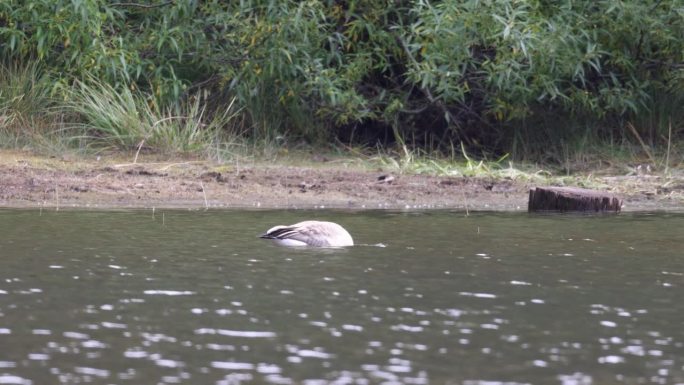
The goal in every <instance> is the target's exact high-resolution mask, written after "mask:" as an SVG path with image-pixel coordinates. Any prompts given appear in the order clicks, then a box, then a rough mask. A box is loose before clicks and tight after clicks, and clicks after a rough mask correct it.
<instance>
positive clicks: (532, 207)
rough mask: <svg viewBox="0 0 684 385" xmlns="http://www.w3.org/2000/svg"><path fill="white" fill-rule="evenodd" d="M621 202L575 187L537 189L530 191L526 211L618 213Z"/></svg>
mask: <svg viewBox="0 0 684 385" xmlns="http://www.w3.org/2000/svg"><path fill="white" fill-rule="evenodd" d="M621 208H622V200H621V199H618V198H617V197H616V196H615V195H613V194H610V193H606V192H601V191H595V190H587V189H583V188H575V187H537V188H534V189H530V200H529V202H528V204H527V211H529V212H532V211H560V212H566V211H594V212H605V211H612V212H619V211H620V209H621Z"/></svg>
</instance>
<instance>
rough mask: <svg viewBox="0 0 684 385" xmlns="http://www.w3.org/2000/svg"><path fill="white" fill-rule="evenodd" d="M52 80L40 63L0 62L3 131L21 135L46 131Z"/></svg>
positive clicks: (0, 115) (1, 126) (0, 121)
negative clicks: (41, 68)
mask: <svg viewBox="0 0 684 385" xmlns="http://www.w3.org/2000/svg"><path fill="white" fill-rule="evenodd" d="M50 93H51V89H50V81H49V78H48V77H47V76H45V75H44V74H43V73H42V72H41V71H40V68H39V66H38V65H37V64H35V63H34V64H30V65H27V66H20V65H17V64H10V65H9V66H2V65H0V131H1V132H2V133H3V134H4V136H8V135H9V136H11V137H14V138H19V137H22V136H27V135H32V134H39V133H44V131H45V130H46V129H47V126H49V124H48V121H49V120H50V118H49V117H48V113H49V112H50V107H51V106H52V105H53V101H52V99H51V98H50Z"/></svg>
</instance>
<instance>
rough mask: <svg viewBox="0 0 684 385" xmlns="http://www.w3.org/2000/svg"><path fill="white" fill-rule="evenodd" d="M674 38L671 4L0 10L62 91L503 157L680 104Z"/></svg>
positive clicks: (682, 15) (17, 44) (0, 51)
mask: <svg viewBox="0 0 684 385" xmlns="http://www.w3.org/2000/svg"><path fill="white" fill-rule="evenodd" d="M681 36H684V7H682V5H681V2H680V1H678V0H647V1H640V0H626V1H622V2H608V1H605V2H604V1H599V2H596V1H593V0H580V1H572V0H562V1H557V2H543V1H518V0H486V1H463V0H443V1H434V2H427V1H416V2H403V1H395V0H382V1H351V2H332V1H323V0H304V1H294V0H283V1H273V0H244V1H240V2H224V1H219V0H208V1H202V2H198V1H193V0H176V1H169V2H164V1H145V0H140V1H139V2H135V3H133V2H111V1H105V0H34V1H30V2H25V1H22V0H5V1H3V2H2V3H0V55H2V57H4V58H5V60H6V61H7V62H8V63H9V62H20V63H31V62H38V63H39V64H40V66H41V68H43V70H44V71H46V72H47V74H48V75H49V76H50V77H51V78H54V79H55V83H54V85H53V87H52V93H53V94H56V95H60V96H61V97H68V94H69V91H68V90H69V87H67V86H68V85H70V84H73V83H74V81H75V80H82V79H87V78H89V77H92V78H95V79H98V80H100V81H101V82H104V83H106V84H108V85H109V86H111V87H113V89H115V90H117V91H118V92H120V93H122V95H123V96H122V97H124V96H125V95H126V92H131V91H135V92H137V91H138V90H140V91H141V92H142V93H141V94H140V95H141V96H140V97H142V98H143V99H145V102H146V103H152V104H156V105H159V106H160V108H174V107H173V106H174V105H177V104H179V103H184V102H183V100H184V99H187V98H188V97H189V96H190V95H194V94H196V93H197V92H199V91H202V92H205V93H209V94H210V97H208V98H207V99H206V101H207V104H208V106H209V107H210V108H212V109H217V108H219V106H221V105H224V104H227V103H228V101H231V100H235V103H236V105H237V106H239V107H240V108H241V110H240V111H241V114H242V121H243V122H244V126H243V130H242V132H243V133H244V134H246V135H249V136H250V137H253V138H260V139H268V138H274V137H276V136H279V135H282V134H287V135H290V136H293V137H298V138H303V139H306V140H309V141H317V142H323V141H328V140H330V139H333V138H341V139H342V140H353V139H354V138H358V137H361V138H365V140H379V139H383V140H384V139H385V138H389V140H392V138H393V139H396V140H400V141H402V140H404V139H405V138H409V139H411V140H412V141H413V142H414V143H415V144H418V145H425V146H427V145H430V144H431V143H437V145H439V144H440V143H441V144H450V143H452V142H455V141H462V142H465V143H467V144H469V145H470V146H471V147H481V148H483V149H486V150H490V151H504V152H505V151H507V150H508V149H509V148H510V146H511V142H512V140H513V139H512V138H514V137H516V136H517V137H519V139H520V138H522V140H526V139H525V138H524V137H520V133H522V132H529V131H544V132H547V131H548V130H549V127H546V126H544V127H540V126H534V127H530V126H529V124H531V123H530V122H534V124H542V125H546V124H548V123H544V122H552V121H554V120H556V121H557V120H559V119H563V120H572V119H578V118H581V119H582V120H589V121H591V122H592V124H591V125H592V127H598V128H597V130H603V131H605V133H610V134H613V133H615V132H618V133H620V132H622V130H623V129H624V127H625V122H628V121H635V120H640V121H644V122H645V121H649V119H643V118H640V117H641V116H643V115H644V114H650V113H651V111H653V109H654V108H653V107H654V102H653V100H657V99H659V98H662V96H663V95H667V97H668V98H669V97H672V98H674V99H675V100H681V99H682V95H684V91H683V90H684V87H683V86H684V66H682V63H683V62H684V39H681ZM675 108H676V109H678V107H675ZM663 113H664V114H666V115H671V116H674V117H675V118H676V121H675V122H673V123H674V125H675V133H676V132H678V131H681V127H682V126H683V125H684V123H683V122H681V114H676V113H674V112H667V111H662V109H660V110H659V111H658V114H659V116H660V115H662V114H663ZM657 120H658V121H667V120H668V119H662V118H661V117H659V118H658V119H657ZM669 120H671V119H669ZM564 127H567V125H566V126H562V127H560V126H559V128H557V130H565V128H564ZM521 128H524V130H523V129H521ZM553 129H554V128H551V130H553ZM643 129H644V130H651V131H653V130H652V129H651V128H649V127H645V128H643ZM511 132H513V133H511ZM599 134H600V133H599Z"/></svg>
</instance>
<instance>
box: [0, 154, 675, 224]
mask: <svg viewBox="0 0 684 385" xmlns="http://www.w3.org/2000/svg"><path fill="white" fill-rule="evenodd" d="M0 178H1V179H0V206H3V207H44V208H56V207H59V208H68V207H76V208H151V207H157V208H162V207H168V208H173V207H178V208H181V207H188V208H205V207H210V208H214V207H221V208H355V209H362V208H391V209H405V208H411V209H413V208H416V209H424V208H453V209H466V208H467V209H468V210H509V211H510V210H525V209H526V206H527V194H528V190H529V188H530V187H533V186H537V185H543V184H544V183H558V182H557V181H555V182H554V179H552V178H551V179H547V180H530V179H529V178H515V179H513V178H491V177H482V178H472V177H471V178H466V177H438V176H427V175H401V174H397V173H392V172H388V171H386V170H381V169H377V170H372V171H369V170H365V169H362V168H360V167H349V166H345V165H344V164H340V163H335V164H327V163H325V162H321V163H320V164H314V163H312V164H311V165H309V166H301V167H291V166H278V165H269V164H263V163H261V164H251V165H242V164H240V165H238V164H231V165H220V164H214V163H211V162H207V161H186V160H181V161H158V160H150V159H138V161H137V162H135V163H132V162H130V159H129V160H128V162H126V161H125V160H124V159H117V158H116V157H110V158H107V157H100V158H99V159H98V158H95V157H93V158H92V159H90V158H88V159H86V158H80V157H73V158H64V157H44V156H36V155H33V154H29V153H24V152H17V151H0ZM577 180H582V181H585V182H586V180H587V179H586V178H584V179H582V178H578V179H577ZM583 183H584V182H583ZM591 183H592V184H593V185H595V186H598V187H600V188H602V189H605V190H608V191H613V192H615V193H618V194H619V195H620V196H621V197H622V198H623V199H624V200H625V207H624V209H625V210H658V209H664V210H683V209H684V207H683V206H684V177H683V176H681V175H680V176H679V177H669V178H665V177H664V176H657V175H641V176H605V177H598V178H592V179H591Z"/></svg>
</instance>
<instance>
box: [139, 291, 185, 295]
mask: <svg viewBox="0 0 684 385" xmlns="http://www.w3.org/2000/svg"><path fill="white" fill-rule="evenodd" d="M143 293H145V294H147V295H169V296H179V295H194V294H195V292H194V291H189V290H185V291H180V290H145V291H144V292H143Z"/></svg>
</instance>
